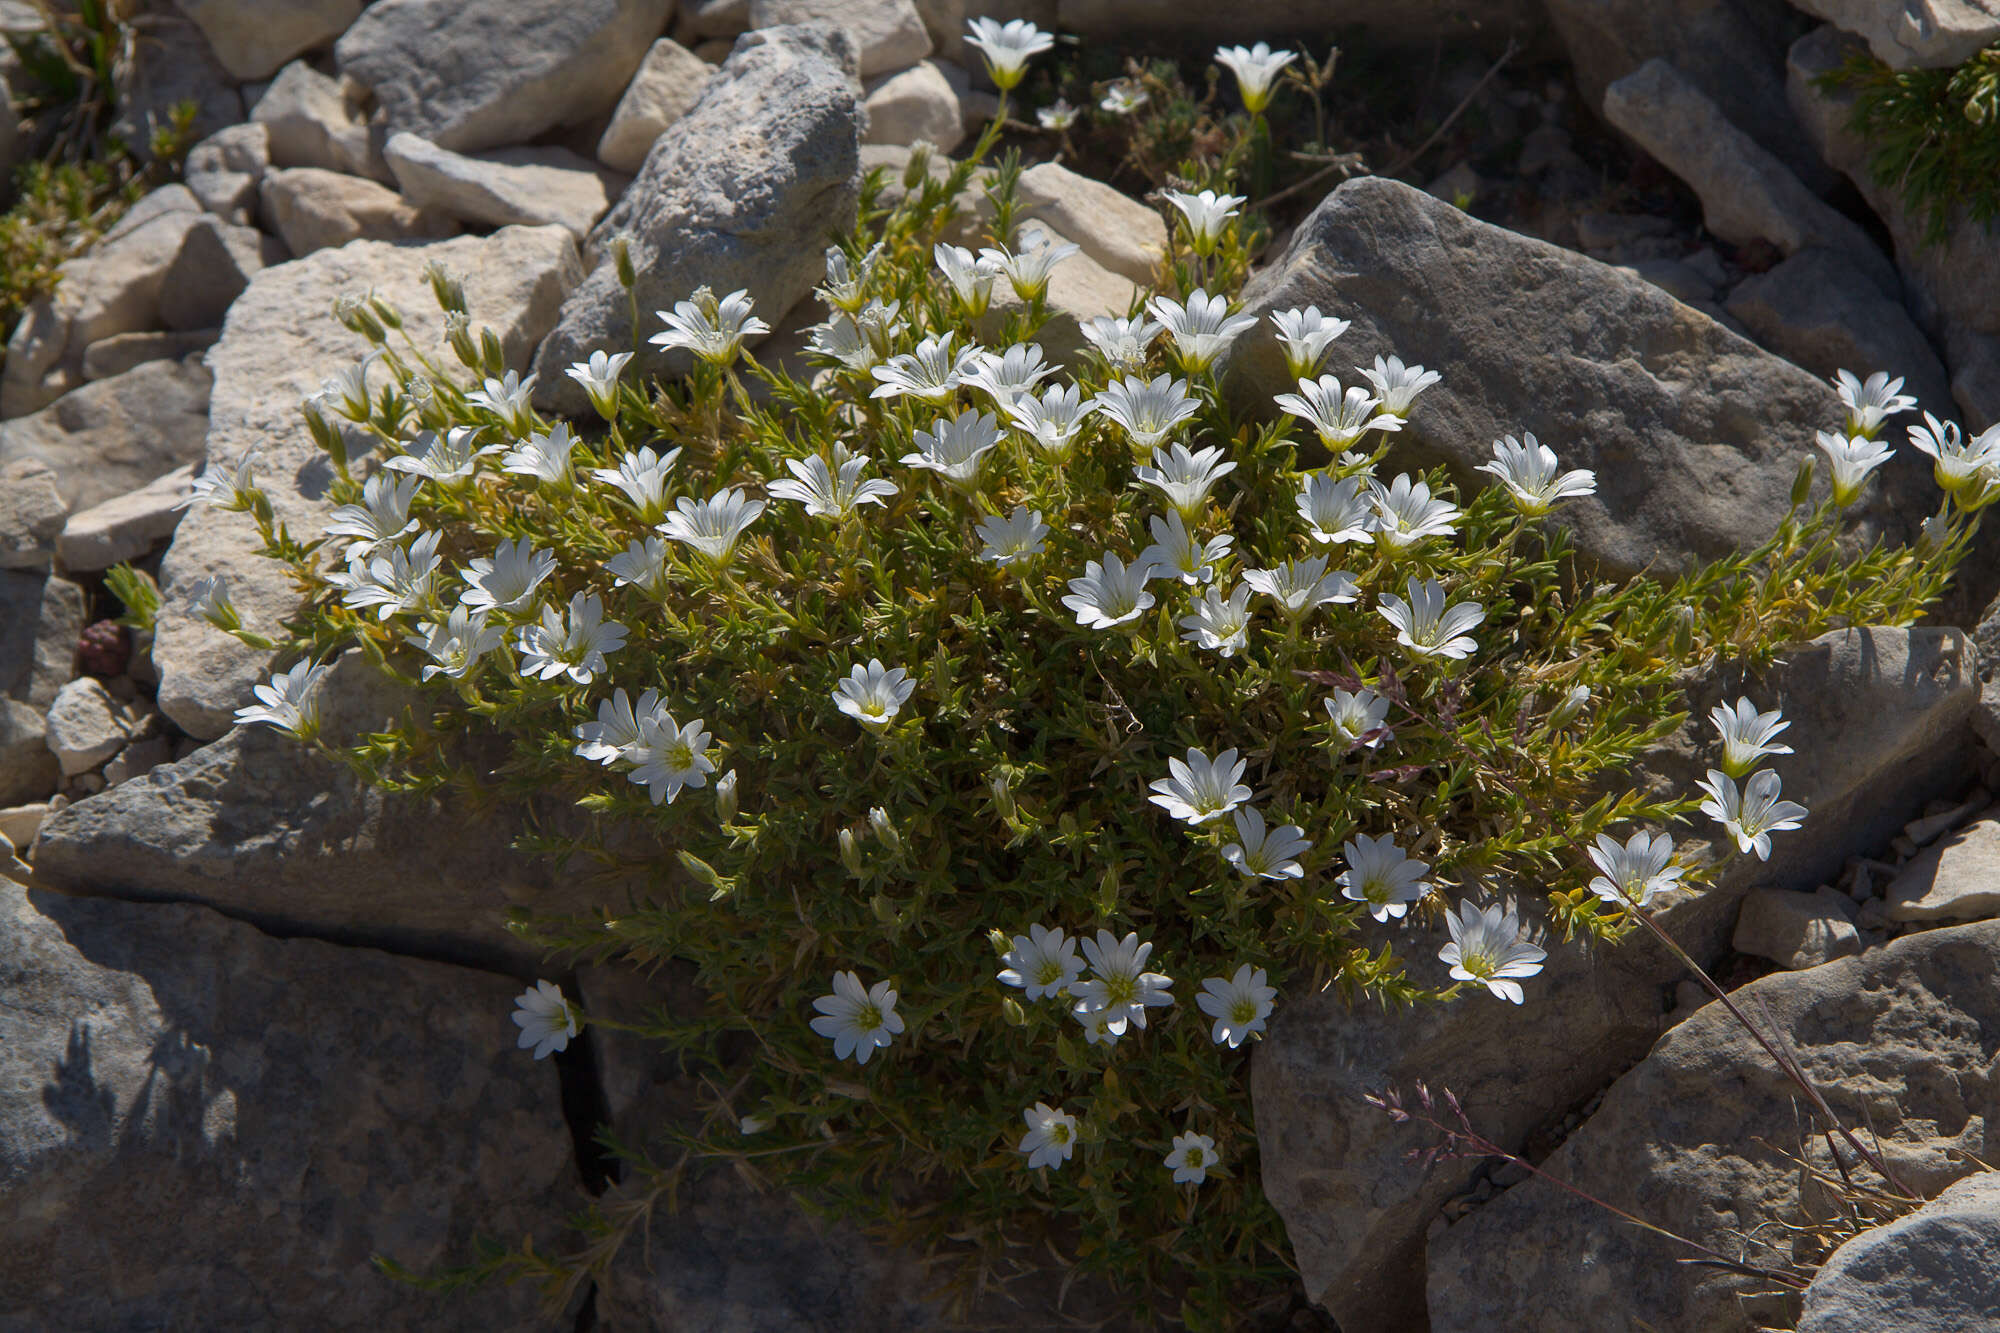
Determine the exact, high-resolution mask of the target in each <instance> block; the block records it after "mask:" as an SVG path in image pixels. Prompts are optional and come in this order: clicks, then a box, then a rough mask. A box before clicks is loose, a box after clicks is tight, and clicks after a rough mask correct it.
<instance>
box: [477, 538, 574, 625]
mask: <svg viewBox="0 0 2000 1333" xmlns="http://www.w3.org/2000/svg"><path fill="white" fill-rule="evenodd" d="M555 572H556V556H555V552H554V551H538V550H536V549H535V543H534V540H533V539H532V538H529V537H522V538H520V539H518V540H516V541H511V542H501V543H500V545H499V546H498V547H496V548H495V549H494V552H493V556H492V558H491V559H488V558H487V557H485V556H476V557H474V559H473V560H472V561H471V562H470V563H469V564H467V565H466V567H465V568H464V569H463V570H461V571H459V577H461V578H463V579H464V580H465V591H464V592H462V593H460V594H459V595H458V600H459V603H460V605H462V606H464V607H465V608H466V609H467V610H468V611H524V610H526V609H527V607H528V604H529V603H530V602H532V601H534V599H535V589H537V588H539V587H541V586H542V580H543V579H546V578H547V577H548V576H549V575H551V574H553V573H555Z"/></svg>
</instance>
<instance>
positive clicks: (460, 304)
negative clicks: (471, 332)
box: [424, 259, 466, 315]
mask: <svg viewBox="0 0 2000 1333" xmlns="http://www.w3.org/2000/svg"><path fill="white" fill-rule="evenodd" d="M424 279H425V281H427V282H429V283H430V285H431V295H433V296H435V297H436V298H437V303H438V309H440V310H442V311H444V312H445V313H446V314H448V315H449V314H457V315H463V314H465V313H466V310H465V286H464V284H463V283H461V282H460V281H459V280H458V279H457V278H456V277H453V276H452V274H451V271H450V270H449V269H447V268H445V266H444V265H443V264H440V263H439V262H438V261H437V260H435V259H433V260H432V261H431V262H430V263H428V264H426V265H424Z"/></svg>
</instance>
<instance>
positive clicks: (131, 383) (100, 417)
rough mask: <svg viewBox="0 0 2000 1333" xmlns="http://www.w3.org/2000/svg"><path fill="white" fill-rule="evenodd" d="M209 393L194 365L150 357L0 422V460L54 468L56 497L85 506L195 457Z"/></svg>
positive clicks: (204, 375)
mask: <svg viewBox="0 0 2000 1333" xmlns="http://www.w3.org/2000/svg"><path fill="white" fill-rule="evenodd" d="M208 398H209V376H208V372H207V371H206V370H204V369H202V367H200V366H199V365H190V364H187V363H185V362H180V361H149V362H147V363H146V364H144V365H142V366H139V367H137V368H136V369H133V370H129V371H127V372H125V373H124V374H123V375H118V376H114V377H113V378H111V379H108V380H98V381H96V382H95V383H92V384H86V385H84V386H83V387H82V388H81V389H78V390H77V391H76V392H74V393H70V394H65V395H64V396H63V397H62V398H60V399H58V400H57V401H56V402H55V403H54V404H53V405H51V406H49V407H45V408H43V409H42V410H41V411H39V412H37V413H35V414H34V415H33V416H30V417H21V418H18V419H17V420H14V421H8V422H4V423H0V463H5V462H12V461H13V460H15V459H20V458H37V459H40V460H41V461H42V462H44V463H46V464H48V465H49V466H50V467H52V468H54V469H55V474H56V489H57V490H58V491H59V492H61V494H62V497H63V502H64V503H65V504H67V505H68V506H69V507H70V509H71V510H72V511H74V510H78V509H87V508H89V507H90V506H92V505H95V504H101V503H102V502H104V501H105V500H109V499H111V498H112V497H113V496H118V495H123V494H125V493H126V492H127V491H136V490H138V489H139V488H140V487H141V486H144V485H145V484H146V483H147V482H149V481H152V480H153V479H154V478H156V477H159V476H162V475H164V474H165V473H168V472H171V471H173V470H174V469H175V468H177V467H179V466H181V465H182V464H184V463H192V462H194V461H196V460H198V459H199V458H200V457H201V451H202V437H203V436H204V435H205V434H206V433H207V430H208Z"/></svg>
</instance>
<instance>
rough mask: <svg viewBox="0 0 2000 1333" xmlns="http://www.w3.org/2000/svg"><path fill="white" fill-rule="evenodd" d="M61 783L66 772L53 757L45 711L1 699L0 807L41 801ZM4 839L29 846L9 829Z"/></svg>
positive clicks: (2, 697) (3, 697) (18, 702)
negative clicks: (15, 836) (43, 713)
mask: <svg viewBox="0 0 2000 1333" xmlns="http://www.w3.org/2000/svg"><path fill="white" fill-rule="evenodd" d="M61 779H62V770H61V769H60V768H59V767H58V766H57V764H56V757H55V756H54V755H52V754H50V753H49V744H48V720H47V719H46V718H44V717H43V716H42V712H41V710H40V709H38V708H30V707H29V706H28V705H27V704H24V703H22V702H21V701H20V700H19V699H9V698H8V697H7V696H5V695H0V805H14V804H16V803H18V802H21V801H37V800H40V799H42V798H43V797H45V796H47V795H48V794H49V793H50V792H52V791H54V790H55V789H56V783H58V782H59V781H61ZM0 836H5V837H7V838H9V839H10V840H12V841H13V842H14V845H15V846H17V847H21V846H26V845H27V844H26V840H25V839H16V838H14V836H13V834H11V833H8V832H7V831H6V830H5V829H0ZM30 836H33V835H32V833H31V834H30Z"/></svg>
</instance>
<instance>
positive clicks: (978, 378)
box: [963, 343, 1056, 412]
mask: <svg viewBox="0 0 2000 1333" xmlns="http://www.w3.org/2000/svg"><path fill="white" fill-rule="evenodd" d="M1055 373H1056V368H1055V367H1054V366H1052V365H1048V364H1047V363H1045V362H1044V361H1043V360H1042V346H1041V344H1040V343H1019V344H1017V345H1015V346H1013V347H1009V348H1008V349H1007V350H1006V352H1004V353H1001V352H981V353H980V354H979V357H978V359H977V360H976V361H974V362H973V363H972V365H971V368H970V369H969V370H968V371H967V373H966V374H965V376H964V377H963V382H964V383H965V384H966V385H968V386H970V387H972V388H975V389H979V390H981V391H982V392H984V393H985V394H986V395H987V396H988V397H990V398H992V399H993V405H994V406H995V407H997V408H999V409H1000V410H1001V411H1002V412H1007V411H1009V410H1011V409H1012V408H1013V406H1014V404H1015V403H1018V402H1019V401H1021V399H1022V398H1024V397H1027V396H1030V395H1032V394H1033V393H1034V391H1035V386H1036V385H1037V384H1039V383H1041V382H1042V381H1043V380H1045V379H1047V378H1048V377H1049V376H1051V375H1053V374H1055Z"/></svg>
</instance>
